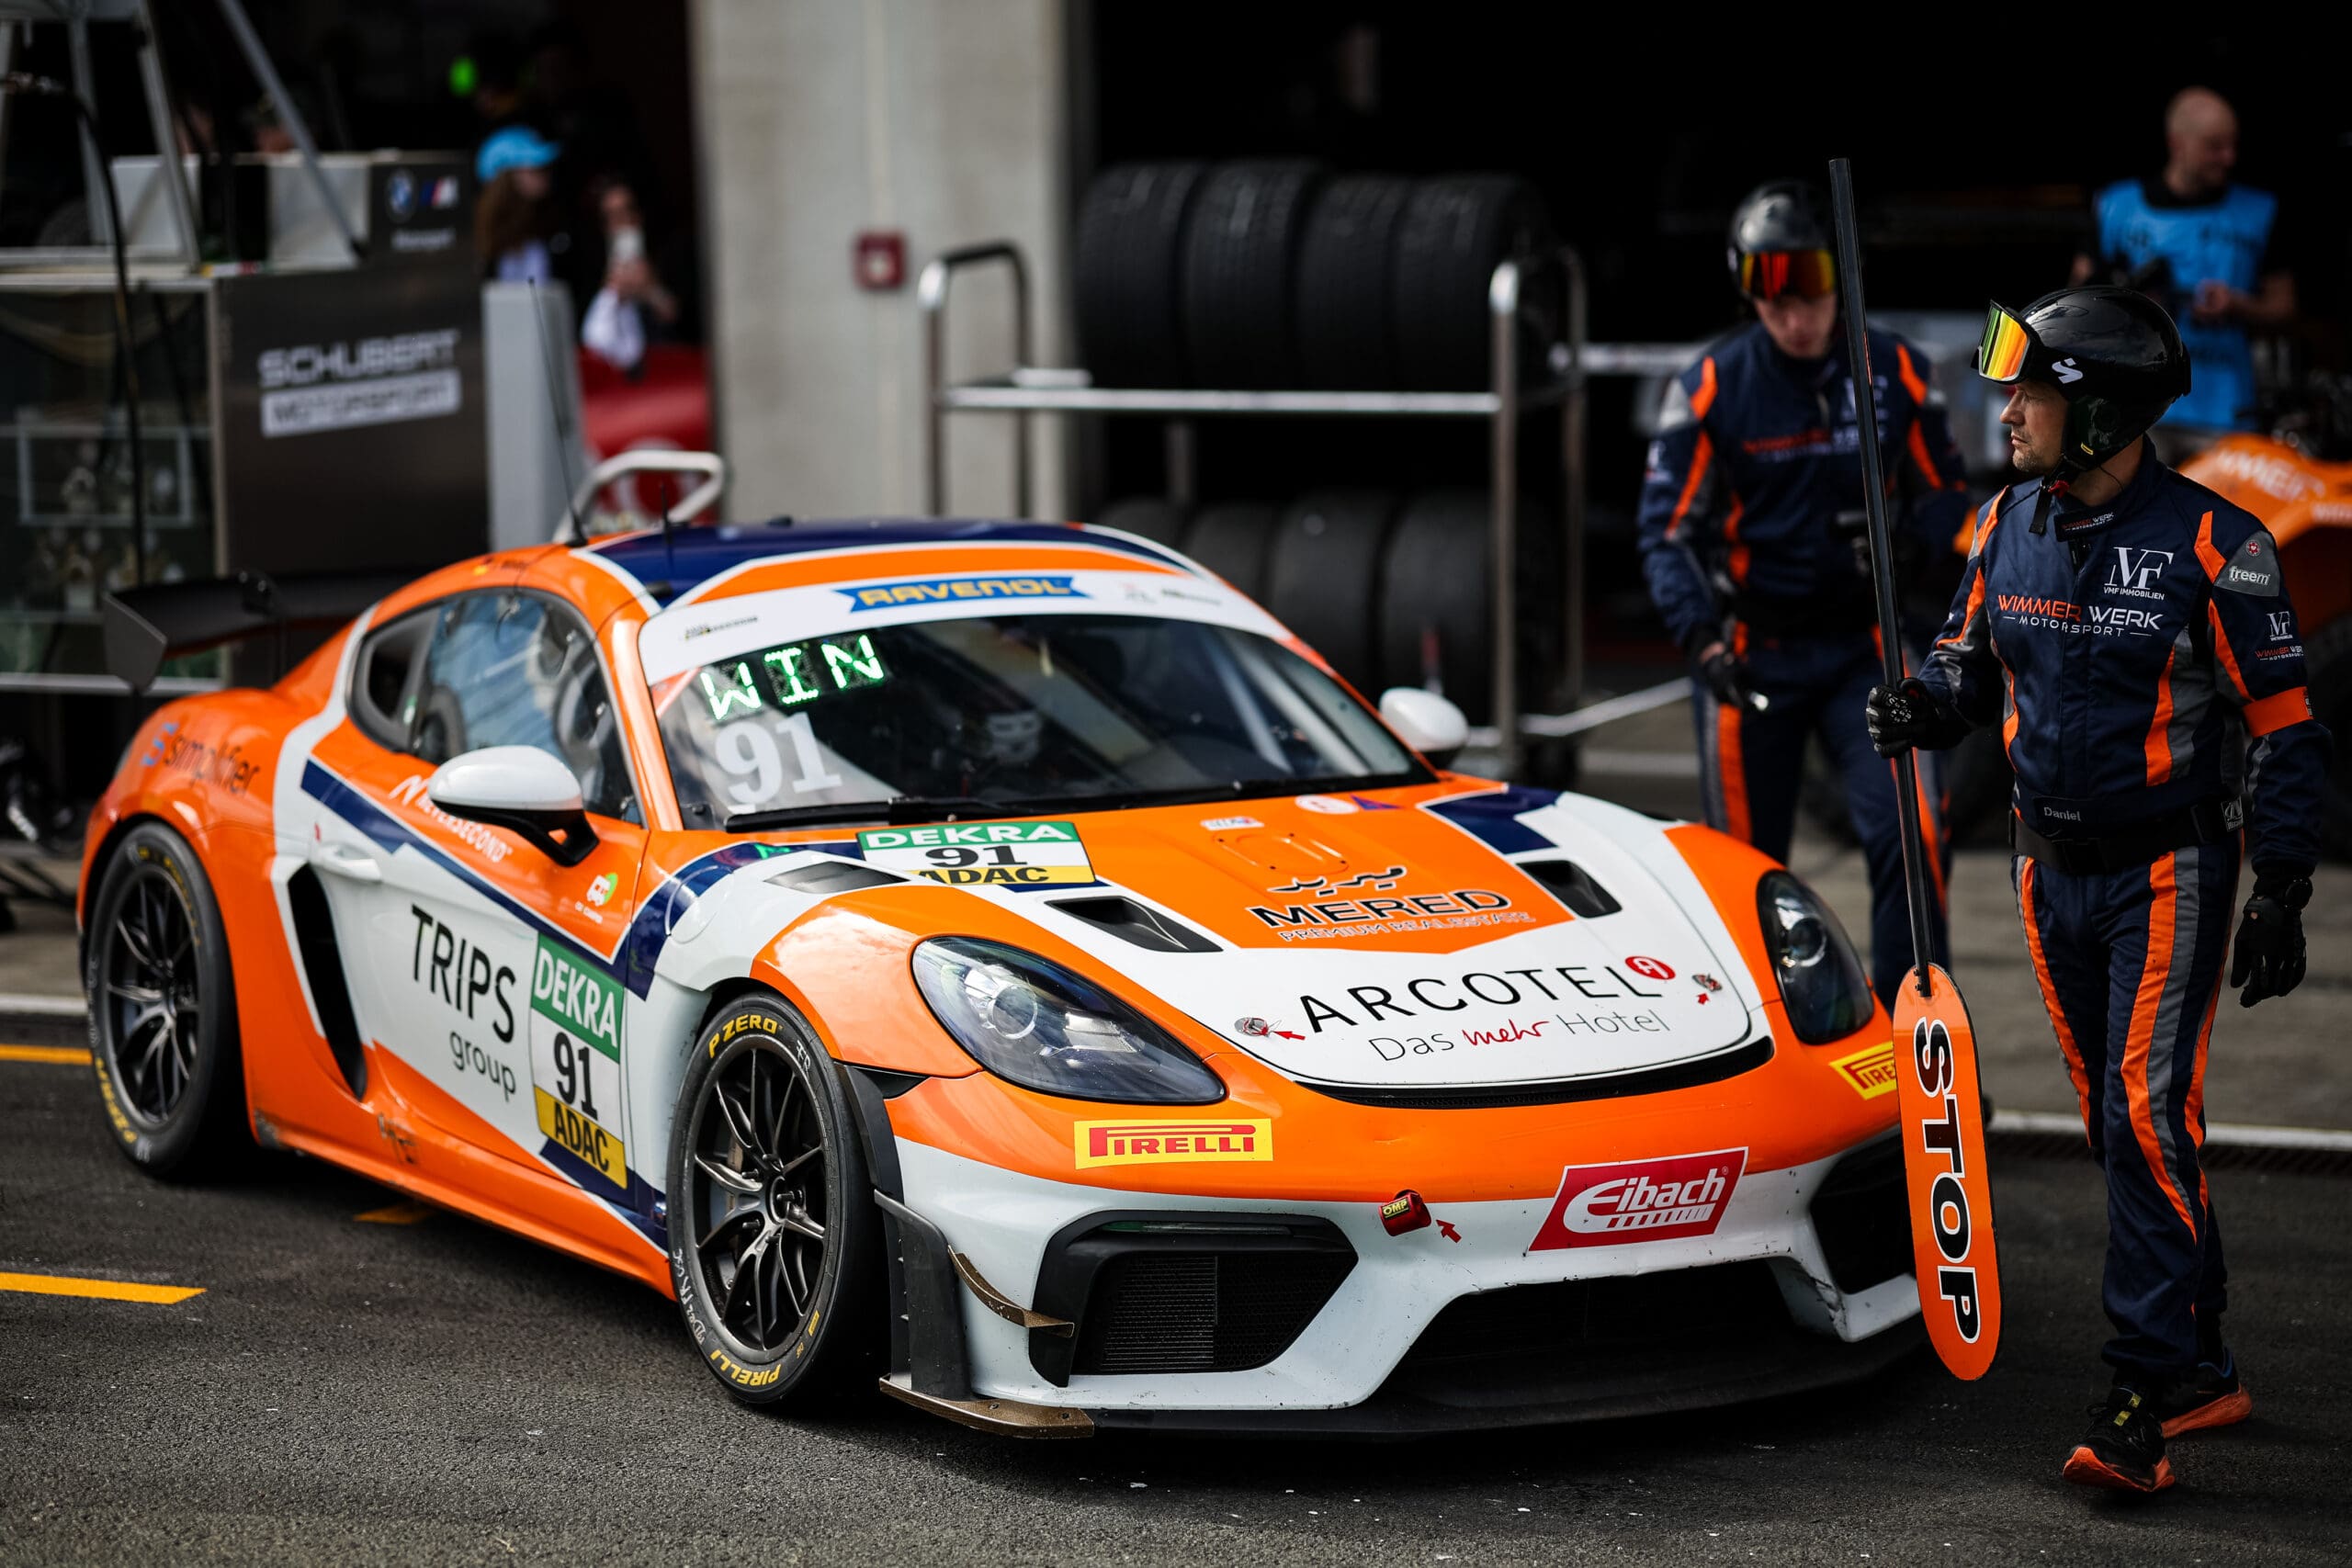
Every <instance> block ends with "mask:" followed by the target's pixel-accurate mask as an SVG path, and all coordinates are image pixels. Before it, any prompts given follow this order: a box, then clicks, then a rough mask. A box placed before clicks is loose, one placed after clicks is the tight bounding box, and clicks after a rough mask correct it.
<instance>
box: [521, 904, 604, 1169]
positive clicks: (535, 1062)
mask: <svg viewBox="0 0 2352 1568" xmlns="http://www.w3.org/2000/svg"><path fill="white" fill-rule="evenodd" d="M620 1021H621V988H620V985H619V983H618V982H617V981H616V980H615V979H613V977H612V976H609V975H607V974H605V972H604V971H603V970H602V969H600V968H598V967H597V965H596V964H595V962H594V960H593V959H591V958H589V957H588V956H587V955H586V954H584V953H580V952H579V951H577V950H576V949H574V948H572V947H571V946H570V945H569V944H567V943H564V942H557V941H555V940H553V939H552V938H549V937H546V936H542V937H540V938H539V945H538V951H537V953H535V954H534V955H533V956H532V959H531V1011H530V1032H531V1098H532V1101H533V1104H534V1106H535V1108H536V1110H537V1115H538V1123H539V1131H540V1132H541V1133H544V1134H546V1135H547V1136H548V1139H550V1140H551V1141H552V1142H553V1143H554V1144H555V1145H557V1146H558V1147H560V1148H562V1149H565V1150H568V1151H569V1152H571V1154H573V1155H576V1156H579V1158H580V1159H581V1160H582V1161H584V1162H585V1163H586V1164H588V1165H589V1166H591V1167H593V1168H594V1169H595V1170H596V1172H597V1174H599V1175H601V1176H602V1177H604V1179H605V1180H607V1181H609V1182H611V1183H612V1184H613V1185H614V1186H616V1187H622V1188H626V1187H627V1186H628V1145H626V1144H625V1143H624V1142H623V1140H622V1134H621V1133H620V1131H619V1129H622V1128H625V1127H627V1126H628V1081H627V1079H625V1078H624V1077H622V1075H621V1065H620V1064H621V1025H620Z"/></svg>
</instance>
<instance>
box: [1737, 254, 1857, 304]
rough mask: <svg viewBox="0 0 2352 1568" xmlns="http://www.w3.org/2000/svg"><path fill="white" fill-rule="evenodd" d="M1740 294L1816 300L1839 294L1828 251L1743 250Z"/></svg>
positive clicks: (1834, 262) (1766, 297) (1759, 297)
mask: <svg viewBox="0 0 2352 1568" xmlns="http://www.w3.org/2000/svg"><path fill="white" fill-rule="evenodd" d="M1739 291H1740V292H1741V293H1742V294H1745V295H1747V297H1748V298H1749V299H1789V298H1794V299H1820V298H1822V297H1823V296H1824V295H1827V294H1835V293H1836V292H1837V291H1838V264H1837V262H1836V261H1834V260H1833V259H1832V258H1831V257H1830V254H1829V253H1828V252H1827V251H1742V252H1740V254H1739Z"/></svg>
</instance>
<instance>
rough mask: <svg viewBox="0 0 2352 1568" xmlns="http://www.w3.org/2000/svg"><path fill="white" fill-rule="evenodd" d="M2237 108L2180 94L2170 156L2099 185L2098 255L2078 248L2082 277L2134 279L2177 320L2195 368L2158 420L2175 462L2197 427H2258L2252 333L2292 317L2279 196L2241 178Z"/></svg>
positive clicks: (2168, 120)
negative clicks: (2150, 170)
mask: <svg viewBox="0 0 2352 1568" xmlns="http://www.w3.org/2000/svg"><path fill="white" fill-rule="evenodd" d="M2237 161H2238V117H2237V114H2236V112H2235V111H2234V110H2233V109H2232V108H2231V107H2230V105H2229V100H2227V99H2226V98H2224V97H2222V96H2221V95H2220V94H2219V93H2216V92H2214V91H2212V90H2211V88H2207V87H2188V88H2184V89H2183V90H2182V91H2181V92H2179V93H2177V94H2176V95H2175V96H2174V97H2173V100H2172V102H2171V104H2170V105H2169V106H2168V107H2166V108H2165V166H2164V168H2163V170H2162V171H2161V172H2159V173H2157V174H2154V175H2148V176H2146V177H2144V178H2141V179H2133V180H2119V181H2118V182H2116V183H2115V184H2114V185H2111V186H2108V187H2107V188H2106V189H2105V190H2102V191H2100V192H2099V193H2098V197H2097V199H2096V201H2095V203H2094V205H2093V211H2094V216H2095V219H2096V221H2097V224H2098V237H2097V239H2096V241H2095V242H2094V253H2093V254H2084V255H2079V256H2077V257H2075V274H2074V281H2075V283H2077V284H2081V283H2086V282H2088V281H2090V280H2092V279H2093V278H2095V277H2096V278H2098V279H2099V281H2101V282H2109V283H2120V284H2123V285H2125V286H2126V287H2128V288H2137V289H2139V290H2140V291H2141V292H2142V293H2143V294H2145V295H2147V296H2148V297H2149V298H2150V299H2154V300H2155V301H2156V303H2157V304H2158V305H2159V306H2161V307H2163V308H2164V310H2165V312H2166V313H2167V314H2168V315H2170V316H2172V317H2174V318H2175V319H2176V320H2177V321H2178V322H2179V326H2180V336H2181V341H2182V342H2183V343H2185V344H2188V357H2189V365H2190V368H2191V370H2192V371H2193V372H2194V375H2193V377H2192V384H2191V387H2190V389H2189V391H2188V395H2187V396H2186V397H2184V398H2182V399H2181V400H2179V401H2178V402H2177V403H2175V404H2174V405H2173V407H2172V412H2169V413H2167V414H2166V415H2165V420H2164V424H2163V426H2162V427H2161V431H2162V434H2163V437H2164V438H2165V454H2166V456H2167V457H2171V458H2172V459H2173V460H2175V461H2178V460H2179V459H2180V458H2182V457H2186V456H2188V455H2189V454H2190V453H2191V452H2193V451H2194V450H2195V449H2196V448H2197V446H2201V445H2202V444H2203V443H2202V441H2201V440H2200V439H2199V435H2198V434H2196V433H2200V432H2218V431H2223V430H2251V429H2253V428H2254V427H2255V423H2256V419H2255V400H2256V389H2255V378H2254V352H2253V349H2252V346H2251V344H2249V341H2248V334H2249V333H2256V332H2274V331H2277V330H2278V329H2279V328H2281V327H2284V326H2285V325H2287V323H2288V322H2290V321H2292V320H2294V317H2295V279H2294V276H2293V275H2292V274H2290V272H2288V271H2287V269H2286V268H2285V266H2284V265H2281V264H2280V261H2279V247H2278V197H2275V196H2273V195H2271V194H2270V193H2269V192H2268V191H2264V190H2256V189H2255V188H2253V187H2252V186H2242V185H2237V184H2234V183H2233V181H2232V179H2231V175H2232V174H2233V172H2234V171H2235V169H2236V167H2237Z"/></svg>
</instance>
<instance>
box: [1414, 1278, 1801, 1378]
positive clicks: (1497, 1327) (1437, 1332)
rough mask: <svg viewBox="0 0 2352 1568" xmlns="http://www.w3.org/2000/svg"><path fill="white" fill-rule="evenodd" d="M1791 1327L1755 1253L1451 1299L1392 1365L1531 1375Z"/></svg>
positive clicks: (1749, 1338) (1731, 1342)
mask: <svg viewBox="0 0 2352 1568" xmlns="http://www.w3.org/2000/svg"><path fill="white" fill-rule="evenodd" d="M1788 1327H1789V1314H1788V1309H1787V1307H1786V1306H1784V1305H1783V1304H1782V1303H1781V1292H1780V1287H1779V1286H1778V1285H1776V1284H1775V1283H1774V1282H1773V1280H1772V1269H1771V1265H1770V1264H1769V1263H1766V1262H1764V1261H1762V1260H1761V1259H1752V1260H1749V1261H1747V1262H1743V1263H1718V1264H1711V1265H1708V1266H1707V1267H1705V1268H1700V1269H1667V1270H1665V1271H1663V1272H1660V1273H1656V1274H1629V1275H1623V1276H1615V1277H1611V1278H1608V1279H1600V1280H1561V1281H1559V1282H1557V1283H1555V1284H1548V1285H1514V1286H1511V1287H1510V1288H1509V1289H1507V1290H1500V1291H1487V1292H1481V1293H1479V1294H1477V1295H1475V1296H1462V1297H1459V1298H1457V1299H1456V1300H1455V1301H1453V1303H1451V1304H1449V1305H1448V1306H1447V1307H1446V1309H1445V1310H1444V1311H1443V1312H1441V1313H1439V1314H1437V1317H1436V1318H1435V1320H1433V1321H1432V1322H1431V1323H1430V1325H1429V1327H1428V1328H1426V1329H1424V1330H1423V1331H1422V1333H1421V1337H1420V1338H1419V1340H1417V1341H1415V1343H1414V1345H1413V1348H1412V1349H1411V1350H1410V1351H1409V1352H1408V1353H1407V1355H1406V1357H1405V1360H1404V1363H1403V1365H1402V1366H1400V1368H1399V1369H1398V1370H1399V1371H1404V1370H1405V1369H1406V1368H1412V1369H1415V1370H1418V1371H1429V1370H1449V1371H1464V1370H1466V1369H1469V1368H1471V1367H1474V1366H1477V1365H1509V1366H1514V1367H1517V1368H1519V1369H1521V1371H1525V1372H1526V1373H1527V1374H1528V1375H1529V1376H1531V1377H1534V1376H1540V1375H1541V1372H1542V1371H1544V1370H1545V1369H1560V1368H1563V1367H1565V1366H1566V1365H1567V1364H1570V1363H1576V1364H1587V1363H1589V1364H1590V1365H1592V1366H1593V1367H1594V1369H1595V1370H1596V1371H1598V1370H1601V1369H1604V1368H1609V1367H1611V1364H1613V1363H1617V1362H1621V1361H1623V1359H1626V1358H1628V1357H1633V1356H1657V1355H1677V1354H1679V1353H1681V1352H1683V1351H1686V1350H1689V1349H1691V1348H1694V1347H1704V1348H1706V1349H1707V1350H1708V1351H1710V1352H1711V1353H1713V1352H1723V1351H1727V1350H1736V1349H1740V1348H1747V1347H1753V1346H1757V1345H1761V1344H1765V1343H1768V1342H1770V1341H1771V1340H1774V1339H1776V1338H1778V1337H1781V1336H1782V1335H1784V1334H1785V1333H1786V1332H1787V1330H1788Z"/></svg>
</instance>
